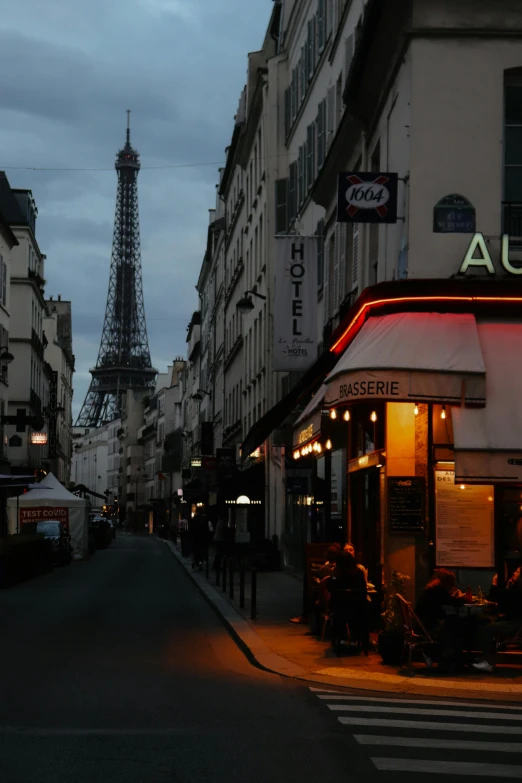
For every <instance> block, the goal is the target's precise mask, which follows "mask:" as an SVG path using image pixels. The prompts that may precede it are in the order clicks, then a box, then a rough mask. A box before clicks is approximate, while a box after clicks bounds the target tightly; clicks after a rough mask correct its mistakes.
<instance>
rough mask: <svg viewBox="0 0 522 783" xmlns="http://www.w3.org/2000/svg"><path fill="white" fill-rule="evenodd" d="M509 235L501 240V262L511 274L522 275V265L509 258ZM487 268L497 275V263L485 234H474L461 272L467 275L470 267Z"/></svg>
mask: <svg viewBox="0 0 522 783" xmlns="http://www.w3.org/2000/svg"><path fill="white" fill-rule="evenodd" d="M509 241H510V240H509V235H508V234H503V235H502V240H501V250H500V263H501V264H502V267H503V268H504V269H505V270H506V272H509V274H510V275H522V266H520V267H518V266H513V264H512V263H511V261H510V259H509ZM470 268H471V269H472V270H473V269H485V270H486V272H487V273H488V275H495V274H496V270H495V265H494V264H493V259H492V258H491V253H490V252H489V248H488V246H487V243H486V240H485V239H484V234H481V233H477V234H475V235H474V236H473V239H472V240H471V242H470V244H469V247H468V249H467V251H466V255H465V256H464V259H463V261H462V263H461V265H460V269H459V274H460V275H465V274H466V272H467V271H468V269H470Z"/></svg>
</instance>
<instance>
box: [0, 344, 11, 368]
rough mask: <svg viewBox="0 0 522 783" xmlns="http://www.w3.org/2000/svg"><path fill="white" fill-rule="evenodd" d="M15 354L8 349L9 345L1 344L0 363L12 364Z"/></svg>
mask: <svg viewBox="0 0 522 783" xmlns="http://www.w3.org/2000/svg"><path fill="white" fill-rule="evenodd" d="M13 359H14V356H13V354H12V353H11V352H10V351H9V350H8V348H7V346H0V364H11V362H12V361H13Z"/></svg>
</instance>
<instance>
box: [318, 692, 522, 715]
mask: <svg viewBox="0 0 522 783" xmlns="http://www.w3.org/2000/svg"><path fill="white" fill-rule="evenodd" d="M311 690H312V691H315V690H316V689H314V688H311ZM317 698H318V699H321V700H322V701H326V700H327V699H338V700H339V701H371V702H372V703H373V704H375V702H379V704H383V703H384V704H404V703H405V699H387V698H383V699H381V697H380V696H379V697H378V698H375V696H346V695H345V694H344V693H339V691H326V692H325V691H321V692H320V693H319V692H318V693H317ZM407 703H408V704H411V705H416V704H423V705H426V704H427V705H432V706H435V707H474V708H475V709H481V710H498V704H476V703H473V702H463V701H442V700H441V701H438V700H435V699H409V700H408V701H407ZM502 709H503V710H516V711H519V712H522V707H516V706H515V705H513V704H503V705H502ZM486 717H487V716H486Z"/></svg>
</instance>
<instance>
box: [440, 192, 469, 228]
mask: <svg viewBox="0 0 522 783" xmlns="http://www.w3.org/2000/svg"><path fill="white" fill-rule="evenodd" d="M475 226H476V219H475V207H474V206H473V204H472V203H471V201H468V199H467V198H465V197H464V196H459V194H458V193H453V194H451V195H449V196H445V197H444V198H442V199H441V200H440V201H439V202H437V204H435V207H434V209H433V231H434V233H435V234H474V233H475V230H476V229H475Z"/></svg>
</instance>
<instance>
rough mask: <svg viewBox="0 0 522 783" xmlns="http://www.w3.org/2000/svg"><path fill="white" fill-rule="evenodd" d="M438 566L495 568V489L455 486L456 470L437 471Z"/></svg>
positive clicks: (490, 487) (484, 486)
mask: <svg viewBox="0 0 522 783" xmlns="http://www.w3.org/2000/svg"><path fill="white" fill-rule="evenodd" d="M435 499H436V522H437V535H436V544H437V565H438V566H441V567H442V566H446V567H452V568H493V566H494V565H495V546H494V504H493V487H492V486H486V485H470V484H455V473H454V471H452V470H436V471H435Z"/></svg>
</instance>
